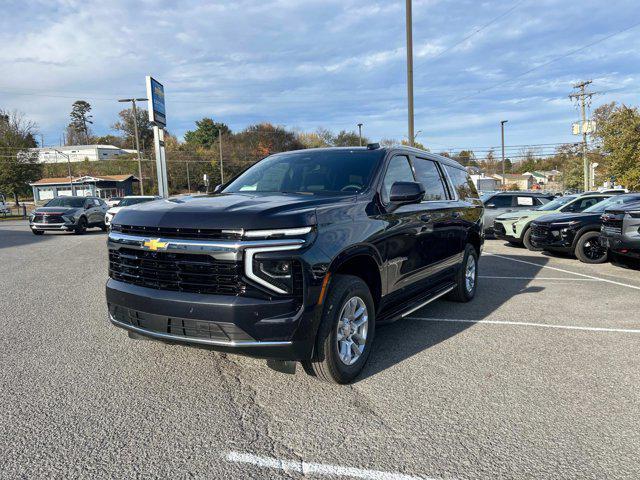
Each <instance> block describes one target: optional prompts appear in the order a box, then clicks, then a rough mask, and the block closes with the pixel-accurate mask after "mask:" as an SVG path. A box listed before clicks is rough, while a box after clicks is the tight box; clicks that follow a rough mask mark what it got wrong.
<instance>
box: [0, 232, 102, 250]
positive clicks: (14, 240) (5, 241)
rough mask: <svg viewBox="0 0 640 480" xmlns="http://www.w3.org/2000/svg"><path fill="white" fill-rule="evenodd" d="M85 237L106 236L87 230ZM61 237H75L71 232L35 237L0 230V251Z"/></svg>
mask: <svg viewBox="0 0 640 480" xmlns="http://www.w3.org/2000/svg"><path fill="white" fill-rule="evenodd" d="M83 235H106V233H105V232H103V231H102V230H97V229H96V230H87V231H86V232H85V233H84V234H83ZM60 236H75V235H74V234H73V233H70V232H46V233H45V234H44V235H34V234H33V233H31V231H30V230H25V229H22V228H21V229H18V228H16V229H12V228H2V229H0V249H3V248H9V247H20V246H24V245H31V244H34V243H40V242H46V241H48V240H52V239H54V238H56V237H60Z"/></svg>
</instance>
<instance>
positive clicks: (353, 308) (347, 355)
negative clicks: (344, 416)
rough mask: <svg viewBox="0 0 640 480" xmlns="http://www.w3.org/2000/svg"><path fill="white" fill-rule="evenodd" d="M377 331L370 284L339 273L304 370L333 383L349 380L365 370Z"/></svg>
mask: <svg viewBox="0 0 640 480" xmlns="http://www.w3.org/2000/svg"><path fill="white" fill-rule="evenodd" d="M374 335H375V308H374V304H373V298H372V297H371V292H370V291H369V287H367V284H366V283H365V282H364V281H363V280H362V279H361V278H359V277H356V276H353V275H336V276H335V277H334V278H332V281H331V287H330V290H329V293H328V294H327V297H326V299H325V305H324V312H323V314H322V320H321V322H320V327H319V329H318V335H317V337H316V348H315V352H314V357H313V359H312V360H309V361H306V362H303V367H304V369H305V371H306V372H307V373H308V374H310V375H313V376H317V377H318V378H320V379H321V380H324V381H327V382H331V383H349V382H351V381H353V379H354V378H356V376H358V374H359V373H360V372H361V371H362V369H363V367H364V365H365V363H366V362H367V359H368V358H369V354H370V353H371V345H372V343H373V338H374Z"/></svg>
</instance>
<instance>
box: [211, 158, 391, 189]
mask: <svg viewBox="0 0 640 480" xmlns="http://www.w3.org/2000/svg"><path fill="white" fill-rule="evenodd" d="M383 154H384V150H342V149H341V150H333V151H332V150H315V151H311V150H310V151H300V152H294V153H281V154H276V155H272V156H270V157H267V158H265V159H264V160H261V161H260V162H258V163H256V164H255V165H253V166H252V167H250V168H249V169H248V170H247V171H245V172H244V173H242V174H241V175H240V176H239V177H238V178H236V179H235V180H234V181H232V182H231V183H230V184H229V185H228V186H227V187H226V188H225V189H224V190H223V192H224V193H237V192H278V193H308V194H332V193H340V192H344V193H358V192H361V191H363V190H364V189H366V188H367V187H368V186H369V183H370V181H371V177H372V175H373V172H374V168H375V166H376V165H377V164H378V162H379V161H380V159H381V158H382V156H383Z"/></svg>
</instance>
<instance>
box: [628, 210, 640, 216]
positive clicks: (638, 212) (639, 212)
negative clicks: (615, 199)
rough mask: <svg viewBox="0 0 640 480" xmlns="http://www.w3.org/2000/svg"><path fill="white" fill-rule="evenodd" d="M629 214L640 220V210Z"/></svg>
mask: <svg viewBox="0 0 640 480" xmlns="http://www.w3.org/2000/svg"><path fill="white" fill-rule="evenodd" d="M627 213H628V214H629V215H631V217H632V218H640V210H633V211H628V212H627Z"/></svg>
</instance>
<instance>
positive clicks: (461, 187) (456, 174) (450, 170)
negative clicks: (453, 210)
mask: <svg viewBox="0 0 640 480" xmlns="http://www.w3.org/2000/svg"><path fill="white" fill-rule="evenodd" d="M443 167H444V169H445V171H446V172H447V175H449V179H450V180H451V183H452V185H453V189H454V190H455V191H456V193H457V194H458V198H460V200H471V199H475V198H478V199H479V198H480V196H479V195H478V191H477V190H476V186H475V185H474V184H473V180H471V176H470V175H469V174H468V173H467V171H466V170H463V169H461V168H456V167H452V166H450V165H443Z"/></svg>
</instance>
